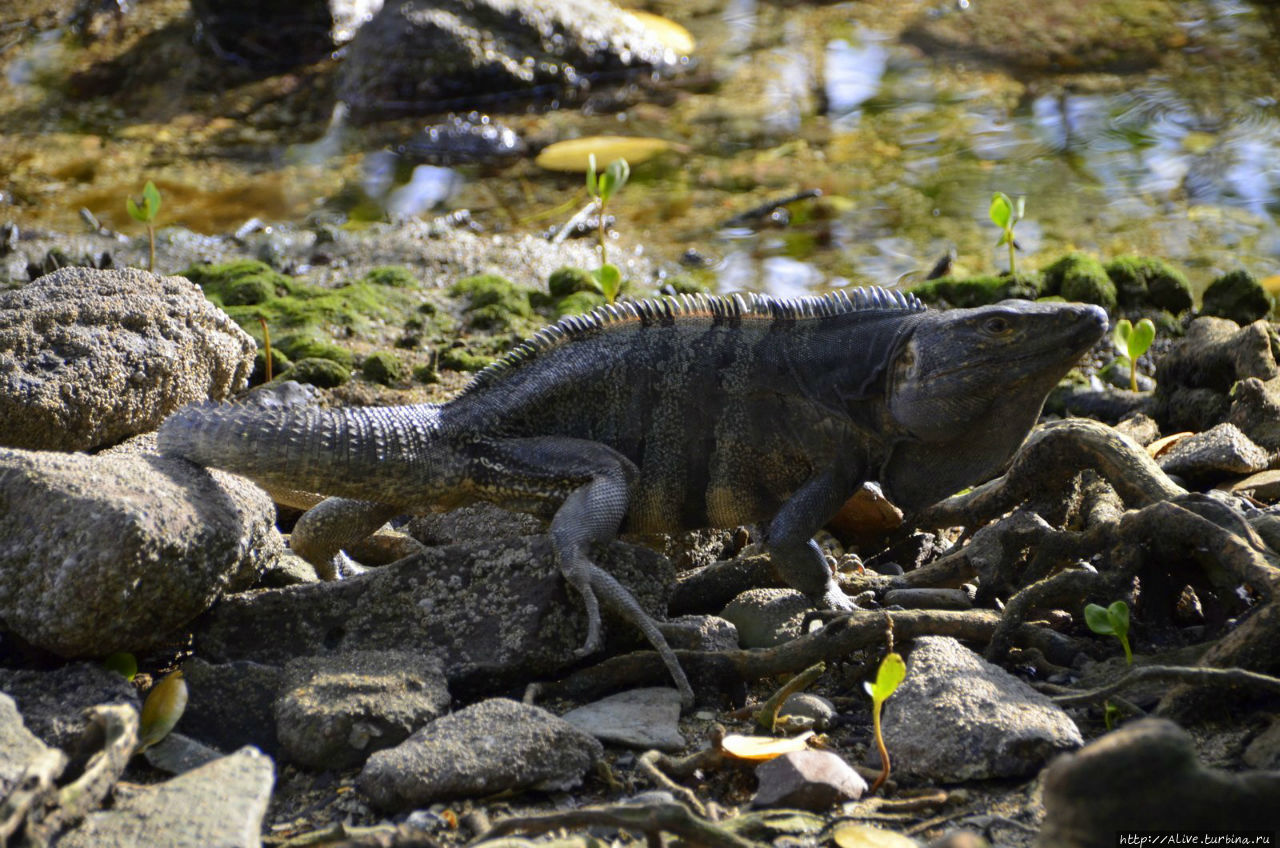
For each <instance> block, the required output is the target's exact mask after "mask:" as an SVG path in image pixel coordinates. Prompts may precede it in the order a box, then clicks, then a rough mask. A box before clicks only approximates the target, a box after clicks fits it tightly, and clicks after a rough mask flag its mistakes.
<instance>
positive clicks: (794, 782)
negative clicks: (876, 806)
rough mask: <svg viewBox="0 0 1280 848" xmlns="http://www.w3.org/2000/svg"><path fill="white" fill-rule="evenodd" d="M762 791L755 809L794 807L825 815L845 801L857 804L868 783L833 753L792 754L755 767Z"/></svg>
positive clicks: (756, 796)
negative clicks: (824, 813) (824, 812)
mask: <svg viewBox="0 0 1280 848" xmlns="http://www.w3.org/2000/svg"><path fill="white" fill-rule="evenodd" d="M756 780H757V781H758V782H759V784H760V788H759V789H757V790H756V794H755V797H754V798H752V799H751V806H753V807H795V808H799V809H801V810H813V811H815V812H823V811H825V810H828V809H830V808H831V807H832V806H834V805H836V804H839V803H842V802H844V801H856V800H858V799H859V798H861V797H862V793H864V792H866V791H867V782H866V781H865V780H863V779H862V776H861V775H859V774H858V773H857V772H856V771H854V770H853V767H852V766H850V765H849V764H848V763H846V762H845V761H844V760H843V759H841V758H840V757H839V756H838V755H836V754H833V753H832V752H830V751H792V752H791V753H789V754H783V755H782V756H780V757H776V758H774V759H772V760H769V761H767V762H764V763H761V764H760V765H759V766H757V767H756Z"/></svg>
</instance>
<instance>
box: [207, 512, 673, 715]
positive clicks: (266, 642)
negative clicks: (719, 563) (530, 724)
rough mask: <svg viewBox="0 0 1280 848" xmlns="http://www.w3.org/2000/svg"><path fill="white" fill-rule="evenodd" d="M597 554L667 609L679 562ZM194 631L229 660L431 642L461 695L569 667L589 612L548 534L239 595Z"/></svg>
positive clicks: (642, 554)
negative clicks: (564, 572)
mask: <svg viewBox="0 0 1280 848" xmlns="http://www.w3.org/2000/svg"><path fill="white" fill-rule="evenodd" d="M597 561H598V562H599V564H600V565H601V567H603V568H604V569H605V570H606V571H609V572H610V573H611V574H613V576H614V577H616V578H617V579H618V580H619V582H621V583H622V584H623V585H624V586H625V587H626V588H627V589H628V590H630V591H631V592H632V594H633V595H635V597H636V598H637V599H638V600H639V602H640V604H641V605H642V606H643V607H645V609H647V610H648V611H649V612H650V613H651V614H653V615H657V616H662V615H664V613H665V607H666V601H667V598H668V597H670V592H671V587H672V584H673V583H674V574H673V573H672V572H673V569H672V566H671V564H670V562H669V561H668V560H666V559H665V558H663V557H661V556H659V555H658V554H656V553H654V552H653V551H651V550H649V549H647V548H642V547H637V546H634V545H627V544H623V543H615V544H612V545H609V546H608V547H604V548H601V549H599V557H598V560H597ZM605 623H606V630H607V636H608V639H609V640H614V639H626V640H634V639H635V638H637V634H634V633H633V632H631V630H630V628H627V627H622V626H618V625H617V624H616V623H614V622H613V621H611V620H610V617H609V616H608V614H607V611H606V617H605ZM194 629H195V638H196V645H197V651H198V652H199V653H200V655H201V656H203V657H206V658H208V659H211V660H215V661H218V662H225V661H228V660H233V659H249V660H254V661H257V662H262V663H268V664H273V665H283V664H284V663H285V662H287V661H288V660H290V659H292V658H294V657H297V656H309V655H313V654H319V653H328V652H333V651H353V650H398V649H402V648H404V646H406V645H416V646H422V648H423V650H424V651H427V652H430V653H432V654H435V655H436V656H438V657H440V659H441V660H442V661H443V662H444V671H445V676H446V677H447V678H448V679H449V682H450V686H451V688H454V690H455V694H456V693H457V692H459V691H462V689H468V688H469V689H472V690H475V689H482V690H483V691H488V692H492V691H495V690H497V689H498V688H500V687H502V686H505V685H511V684H514V683H523V682H527V681H528V680H530V679H531V678H534V677H538V676H542V675H547V674H552V673H555V672H557V671H559V670H560V669H562V668H564V667H566V666H567V665H568V664H569V663H572V662H574V661H575V660H576V657H575V656H574V652H575V651H576V650H577V649H578V648H580V647H581V646H582V640H583V639H584V638H585V634H586V616H585V614H584V613H583V612H582V603H581V601H580V599H579V598H578V596H577V594H576V593H574V592H572V590H569V589H568V588H567V587H566V584H565V581H564V578H563V577H562V576H561V574H560V571H559V569H558V568H557V566H556V564H555V561H554V557H553V555H552V551H551V544H550V541H549V540H548V538H547V537H546V536H528V537H520V538H518V539H508V540H493V541H489V542H478V543H475V544H471V545H466V546H463V545H455V546H448V547H440V548H429V549H427V550H425V551H423V552H422V553H420V554H415V555H414V556H412V557H409V558H406V559H403V560H401V561H400V562H397V563H394V564H392V565H388V566H384V567H382V568H378V569H373V570H371V571H369V572H367V573H365V574H360V575H357V576H355V577H352V578H350V579H347V580H342V581H336V582H330V583H313V584H307V585H302V586H291V587H287V588H284V589H275V590H269V591H263V592H254V593H252V594H242V595H237V596H233V597H229V598H226V599H225V600H224V601H223V602H222V603H220V604H218V606H217V607H216V608H214V609H213V610H210V612H209V613H208V614H207V615H206V616H203V617H202V618H201V619H200V621H198V622H197V623H196V624H195V627H194ZM626 644H634V642H633V641H628V642H626ZM455 684H456V685H455ZM459 687H461V688H459Z"/></svg>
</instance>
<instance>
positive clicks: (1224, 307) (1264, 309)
mask: <svg viewBox="0 0 1280 848" xmlns="http://www.w3.org/2000/svg"><path fill="white" fill-rule="evenodd" d="M1271 307H1272V302H1271V295H1269V294H1267V291H1266V289H1264V288H1263V287H1262V284H1261V283H1259V282H1258V278H1257V277H1255V276H1253V275H1252V274H1250V273H1249V272H1248V271H1244V270H1240V271H1229V272H1227V273H1226V274H1223V275H1222V276H1221V277H1218V278H1217V279H1216V280H1214V281H1213V282H1212V283H1210V284H1209V288H1207V289H1205V290H1204V299H1203V300H1202V301H1201V303H1200V314H1201V315H1216V316H1217V317H1219V318H1229V319H1231V320H1232V321H1235V322H1236V323H1237V324H1239V325H1240V326H1242V327H1243V326H1244V325H1246V324H1252V323H1253V322H1254V321H1257V320H1258V319H1259V318H1265V317H1267V316H1268V315H1270V314H1271Z"/></svg>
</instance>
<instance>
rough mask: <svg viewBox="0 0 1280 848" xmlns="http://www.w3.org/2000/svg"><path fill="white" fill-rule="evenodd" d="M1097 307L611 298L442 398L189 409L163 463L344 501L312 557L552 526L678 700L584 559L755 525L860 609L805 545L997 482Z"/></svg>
mask: <svg viewBox="0 0 1280 848" xmlns="http://www.w3.org/2000/svg"><path fill="white" fill-rule="evenodd" d="M1106 324H1107V316H1106V313H1105V312H1103V311H1102V310H1101V309H1100V308H1098V307H1096V306H1086V305H1081V304H1067V303H1031V302H1027V301H1005V302H1003V303H1000V304H996V305H993V306H984V307H980V308H976V309H956V310H950V311H934V310H927V309H925V307H924V305H923V304H922V303H921V302H920V301H919V300H917V299H916V298H915V297H913V296H910V295H904V294H902V293H899V292H892V291H888V290H885V289H879V288H870V289H859V290H854V291H852V292H850V293H845V292H843V291H840V292H835V293H832V294H827V295H824V296H821V297H806V298H798V299H794V300H775V299H771V298H768V297H764V296H759V295H747V296H739V295H732V296H726V297H712V296H701V295H698V296H688V295H686V296H682V297H679V298H668V299H655V300H642V301H634V302H624V303H619V304H616V305H611V306H605V307H601V308H599V309H597V310H595V311H593V312H591V313H589V314H586V315H582V316H574V317H569V318H564V319H562V320H561V321H560V322H559V323H557V324H554V325H552V326H549V327H547V328H545V329H543V330H541V331H539V332H538V333H536V334H535V335H534V336H532V337H531V338H530V339H528V340H527V341H525V342H523V343H521V344H520V345H519V346H517V347H516V348H515V349H514V350H512V351H511V352H510V353H508V354H507V355H506V356H505V357H504V358H502V359H500V360H498V361H497V362H495V363H494V364H492V365H490V366H489V367H487V368H485V369H484V370H482V371H480V372H479V373H478V374H477V375H476V376H475V378H474V379H473V381H472V382H471V383H470V385H469V386H468V387H467V388H466V389H464V390H463V391H462V393H461V394H459V395H458V396H457V397H456V398H454V399H453V400H451V401H449V402H448V403H445V404H442V405H434V404H423V405H416V406H399V407H369V408H351V409H335V410H325V409H317V408H303V409H280V410H265V411H264V410H262V409H254V408H251V407H247V406H243V405H239V406H238V405H230V404H224V405H204V406H195V407H187V408H185V409H183V410H180V411H178V412H177V413H176V414H174V415H173V416H171V417H170V418H169V419H168V420H167V421H165V422H164V424H163V426H162V427H161V429H160V434H159V447H160V450H161V451H162V452H164V453H166V454H170V455H175V456H180V457H185V458H187V459H189V460H191V461H193V462H196V463H199V464H201V465H205V466H213V467H216V468H222V469H226V470H228V471H232V472H235V473H238V474H242V475H244V476H246V477H248V478H250V479H252V480H254V481H257V482H259V483H261V484H263V485H264V486H265V487H267V488H268V489H276V490H281V489H292V490H302V491H310V492H318V493H323V494H325V495H336V496H337V497H336V498H330V499H329V500H326V501H324V502H323V503H321V504H320V505H319V506H317V507H316V508H315V509H313V510H312V511H311V512H309V513H308V514H307V515H305V516H303V518H302V519H301V520H300V521H299V524H298V526H297V527H296V528H295V529H294V532H293V536H292V539H291V544H292V545H293V546H294V547H295V549H297V550H301V551H303V552H304V555H305V556H306V557H307V558H308V559H310V560H311V561H312V562H314V563H316V564H317V566H319V567H323V566H324V565H325V563H326V562H327V561H329V560H330V559H331V558H332V557H334V556H337V555H339V548H341V547H342V546H343V545H344V544H349V543H350V542H351V541H354V540H357V539H359V538H362V537H363V536H365V535H368V534H369V533H372V532H373V531H374V530H375V529H377V528H378V527H379V526H381V525H382V524H383V523H384V522H385V521H386V520H388V519H389V518H391V517H394V516H395V515H397V514H401V513H405V512H412V511H424V510H428V509H433V510H444V509H450V508H453V507H456V506H459V505H463V504H466V503H469V502H474V501H489V502H492V503H495V504H497V505H499V506H502V507H505V508H508V509H512V510H519V511H525V512H529V513H534V514H536V515H538V516H542V517H544V518H546V519H549V520H550V530H549V532H550V535H551V541H552V546H553V549H554V551H555V555H556V557H557V561H558V564H559V567H560V569H561V571H562V573H563V574H564V576H565V579H566V580H567V581H568V582H569V583H570V584H571V585H572V586H573V587H574V588H575V589H576V590H577V591H578V593H579V594H580V595H581V596H582V599H583V601H584V603H585V606H586V612H587V622H588V626H587V636H586V642H585V645H584V646H583V647H582V649H581V651H580V652H579V653H580V655H585V654H587V653H589V652H592V651H594V650H596V649H597V648H598V647H599V645H600V643H601V625H600V614H599V609H598V604H597V598H599V599H600V600H603V601H604V602H605V604H606V605H607V606H609V607H611V608H612V609H613V610H615V611H616V612H617V613H619V614H620V615H621V617H622V618H623V619H625V620H627V621H629V622H630V623H632V624H634V625H636V626H637V627H638V628H639V629H640V630H641V631H642V632H643V633H644V635H645V636H646V637H647V638H648V640H649V641H650V642H651V643H652V644H653V646H654V647H655V648H656V649H657V650H658V651H659V652H660V653H661V654H662V656H663V659H664V662H665V663H666V665H667V667H668V669H669V670H670V673H671V675H672V676H673V677H674V678H675V680H676V682H677V685H678V686H679V687H680V690H681V693H682V695H683V696H684V698H685V701H686V703H688V702H690V701H691V699H692V690H691V689H690V687H689V683H688V681H687V679H686V678H685V675H684V672H683V671H682V670H681V668H680V665H679V663H678V662H677V660H676V657H675V654H674V653H673V652H672V651H671V650H670V648H669V647H668V646H667V643H666V640H665V639H664V638H663V635H662V633H661V631H660V630H659V626H658V624H657V622H655V621H654V620H653V619H651V618H650V616H648V615H647V614H646V613H645V612H644V611H643V610H642V609H641V607H640V606H639V604H638V603H637V602H636V600H635V599H634V598H633V597H632V596H631V594H630V593H629V592H628V591H627V590H626V589H625V588H623V587H622V585H621V584H619V583H618V582H617V581H616V580H615V579H614V578H613V577H611V576H610V575H609V574H608V573H606V572H605V571H604V570H602V569H601V568H600V567H598V566H597V565H595V564H594V563H593V562H592V561H591V558H590V554H589V549H590V546H591V544H592V543H595V542H605V541H609V540H611V539H613V538H614V537H615V536H616V535H617V534H618V532H619V531H620V530H622V531H630V532H639V533H665V532H672V531H678V530H682V529H689V528H699V527H734V526H738V525H741V524H749V523H755V522H762V523H763V525H764V528H765V530H764V538H763V541H764V546H765V549H766V550H767V551H769V553H770V554H771V557H772V559H773V561H774V563H775V566H776V568H777V570H778V572H779V573H780V574H781V576H782V577H783V578H784V579H785V580H786V582H787V583H789V584H790V585H791V586H793V587H795V588H796V589H799V590H800V591H801V592H804V593H805V594H806V595H808V596H809V597H810V598H811V599H812V600H813V601H814V602H815V603H817V604H819V605H820V606H822V607H825V608H831V609H852V608H853V604H852V602H851V601H850V600H849V599H848V598H847V597H846V596H845V595H844V593H843V592H842V591H841V590H840V588H839V586H838V585H837V584H836V582H835V580H834V579H833V577H832V574H831V571H830V569H829V568H828V567H827V565H826V563H825V561H824V559H823V556H822V554H821V553H820V552H819V549H818V547H817V545H816V544H815V543H814V542H813V541H812V538H811V537H812V536H813V534H814V533H815V532H816V531H817V530H818V529H819V528H820V527H822V526H823V524H825V523H826V522H827V521H828V520H830V519H831V518H832V517H833V515H834V514H835V513H836V511H837V510H838V509H839V508H840V506H841V505H842V504H843V503H844V502H845V500H846V499H848V498H849V497H850V496H851V495H852V494H853V492H854V491H855V490H856V489H857V488H858V486H859V485H860V484H861V483H862V482H864V481H866V480H871V479H874V480H878V481H880V483H881V484H882V486H883V488H884V491H885V493H886V494H887V495H888V496H889V498H890V499H892V500H893V501H895V502H896V503H897V504H898V505H899V506H901V507H903V508H906V509H916V508H921V507H924V506H927V505H929V504H931V503H934V502H936V501H938V500H940V499H942V498H944V497H946V496H947V495H950V494H953V493H954V492H956V491H958V490H959V489H962V488H964V487H965V486H968V485H971V484H973V483H975V482H979V481H981V480H983V479H985V478H986V477H988V476H991V475H993V474H994V473H995V472H997V471H998V470H999V469H1000V467H1001V466H1002V465H1003V464H1004V463H1005V461H1006V460H1007V459H1008V457H1009V456H1010V455H1011V454H1012V453H1013V452H1014V451H1015V450H1016V449H1017V448H1018V446H1019V445H1020V444H1021V443H1022V441H1023V439H1024V438H1025V437H1026V435H1027V433H1028V432H1029V431H1030V430H1031V428H1032V426H1033V425H1034V424H1035V422H1036V419H1037V418H1038V417H1039V414H1040V409H1041V406H1042V405H1043V403H1044V399H1045V397H1046V395H1047V394H1048V392H1049V390H1050V389H1051V388H1052V387H1053V386H1054V385H1055V384H1056V383H1057V381H1058V380H1059V379H1060V378H1061V377H1062V376H1063V375H1064V374H1065V373H1066V372H1067V371H1068V370H1069V369H1070V368H1071V366H1072V365H1073V364H1074V363H1075V361H1076V360H1077V359H1078V358H1079V357H1080V355H1081V354H1082V353H1083V352H1084V351H1085V350H1087V349H1088V348H1089V347H1091V346H1092V345H1093V344H1094V343H1095V342H1097V341H1098V340H1099V339H1100V338H1101V337H1102V335H1103V332H1104V330H1105V329H1106Z"/></svg>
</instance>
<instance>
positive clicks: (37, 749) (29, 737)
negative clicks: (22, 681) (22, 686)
mask: <svg viewBox="0 0 1280 848" xmlns="http://www.w3.org/2000/svg"><path fill="white" fill-rule="evenodd" d="M48 749H49V747H48V746H47V745H45V744H44V743H43V742H41V741H40V739H39V738H38V737H37V736H36V735H35V734H34V733H32V732H31V731H30V730H27V727H26V725H25V724H23V722H22V714H21V713H19V712H18V705H17V704H15V703H14V702H13V699H12V698H10V697H9V696H8V695H6V694H5V693H3V692H0V798H8V797H9V793H10V792H12V791H13V790H14V788H15V787H16V786H17V785H18V783H19V782H20V781H21V779H22V775H23V773H24V772H25V771H26V769H27V766H28V764H30V763H31V761H32V760H34V759H35V758H37V757H39V756H40V755H41V754H43V753H44V752H45V751H47V750H48Z"/></svg>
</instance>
